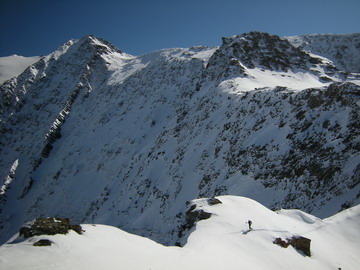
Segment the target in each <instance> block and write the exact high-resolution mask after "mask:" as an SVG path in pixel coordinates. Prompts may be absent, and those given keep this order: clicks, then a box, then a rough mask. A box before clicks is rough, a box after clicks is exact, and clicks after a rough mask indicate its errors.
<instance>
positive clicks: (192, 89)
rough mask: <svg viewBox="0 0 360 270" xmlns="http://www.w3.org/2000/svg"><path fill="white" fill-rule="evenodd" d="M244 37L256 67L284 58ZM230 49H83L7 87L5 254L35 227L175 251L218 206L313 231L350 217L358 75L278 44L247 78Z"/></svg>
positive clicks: (98, 44)
mask: <svg viewBox="0 0 360 270" xmlns="http://www.w3.org/2000/svg"><path fill="white" fill-rule="evenodd" d="M246 36H247V39H249V40H251V39H254V37H256V38H257V39H258V42H259V43H263V44H266V46H264V47H262V48H261V52H263V55H261V54H257V57H258V58H255V59H257V62H261V61H262V60H263V58H264V57H265V56H269V55H270V56H271V57H270V58H274V53H275V52H276V51H277V50H279V49H278V48H277V47H271V46H270V45H269V42H266V41H267V40H269V39H270V40H273V39H274V40H275V41H276V42H275V43H276V44H277V42H279V44H284V41H283V40H282V39H280V38H278V37H274V36H271V35H268V34H264V33H249V34H245V35H243V36H242V37H244V38H245V37H246ZM245 39H246V38H245ZM240 41H241V40H240ZM229 42H230V43H231V42H232V43H231V44H239V43H238V42H239V36H237V37H232V38H228V39H225V40H224V44H223V45H222V46H220V47H219V48H210V47H192V48H189V49H186V48H177V49H164V50H160V51H157V52H153V53H149V54H145V55H142V56H131V55H128V54H126V53H123V52H121V51H120V50H118V49H116V48H114V47H113V46H111V45H109V44H108V43H107V42H103V41H101V40H100V39H97V38H95V37H93V36H86V37H84V38H82V39H80V40H72V41H69V42H68V43H66V44H65V45H63V46H62V47H60V48H59V49H58V50H57V51H55V52H54V53H53V54H51V55H49V56H46V57H43V58H42V59H41V60H40V61H39V62H38V63H36V64H35V65H33V66H31V67H29V68H28V69H27V70H26V71H25V72H24V73H23V74H22V75H20V76H18V77H17V78H14V79H12V80H10V81H8V82H6V83H4V84H3V85H2V86H1V93H2V104H1V107H0V111H1V133H2V134H3V136H2V138H1V140H0V143H1V148H2V152H1V168H2V171H1V178H2V179H6V180H4V185H5V186H4V185H3V188H2V190H3V192H2V193H3V194H2V195H1V199H0V200H1V201H0V203H1V213H0V228H1V229H2V231H3V232H4V234H3V235H4V236H3V238H4V239H2V241H5V240H7V239H5V238H6V237H8V236H9V235H12V234H13V233H14V231H16V229H17V228H16V226H21V224H22V223H24V222H25V221H28V220H31V219H34V218H36V217H39V216H44V215H45V216H66V217H70V218H71V219H72V220H74V221H75V222H76V223H84V222H90V223H95V222H96V223H105V224H109V225H113V226H118V227H120V228H122V229H125V230H126V231H129V232H133V233H137V234H139V235H143V236H147V237H150V238H152V239H154V240H156V241H158V242H161V243H165V244H171V243H172V244H173V243H175V242H176V241H178V236H177V233H178V228H179V226H181V225H182V223H183V222H184V218H185V211H186V206H185V202H186V201H189V200H192V199H194V198H197V197H213V196H218V195H222V194H233V195H246V196H248V197H251V198H253V199H256V200H258V201H259V202H261V203H263V204H265V205H266V206H268V207H270V208H274V209H275V208H279V207H298V208H301V209H303V210H306V211H309V212H311V213H316V214H321V217H324V216H327V215H330V214H333V213H335V212H337V211H339V210H341V209H342V208H343V207H348V206H351V205H355V204H357V203H358V202H359V185H358V179H359V178H358V175H359V168H360V165H359V160H360V158H359V155H358V153H359V151H358V149H359V139H358V138H359V136H358V135H359V128H358V127H359V122H360V119H359V118H360V117H359V114H358V113H357V111H358V106H359V101H358V99H359V95H358V93H359V84H358V80H359V78H358V77H356V76H357V75H356V74H348V75H347V74H344V72H342V71H341V70H336V69H334V68H332V67H333V64H331V63H330V62H329V61H326V60H324V59H323V58H321V57H320V58H319V57H317V58H315V57H314V56H311V55H308V54H306V53H304V52H301V51H300V49H297V48H295V47H292V45H291V44H290V43H288V42H286V43H285V44H286V46H285V47H286V48H287V49H285V50H284V51H280V52H276V54H277V53H282V59H283V61H282V62H281V63H280V64H279V63H277V62H276V61H275V60H276V59H275V60H274V59H268V60H269V61H268V63H269V65H268V67H266V66H264V65H261V66H257V64H256V63H253V62H252V61H253V60H254V59H253V57H251V59H250V60H249V61H251V63H250V62H247V61H245V62H244V61H243V57H244V55H243V54H241V53H239V52H238V51H239V50H238V51H236V50H233V48H232V47H231V46H229V44H230V43H229ZM236 46H238V45H236ZM238 48H239V47H238ZM287 50H288V51H290V53H289V54H290V55H291V54H292V53H291V52H300V54H301V55H302V56H304V57H305V59H307V60H306V61H305V63H306V64H305V66H306V68H305V66H303V68H302V69H299V68H298V67H292V63H291V62H288V63H287V62H286V60H285V59H286V57H287V56H288V55H287V53H286V52H287ZM249 52H251V50H250V51H249ZM276 54H275V55H276ZM305 55H307V56H305ZM245 56H246V55H245ZM262 56H264V57H262ZM293 56H294V57H296V56H295V55H293ZM293 56H289V57H290V58H289V59H292V58H291V57H293ZM313 58H314V59H316V60H311V59H313ZM223 59H226V61H223ZM244 59H245V58H244ZM284 61H285V62H284ZM299 61H300V62H299V63H300V64H299V65H300V66H302V65H304V64H303V63H302V62H301V61H303V60H301V59H300V60H299ZM311 61H312V62H313V63H311ZM283 63H285V64H286V65H287V66H284V64H283ZM288 65H290V69H288ZM325 76H326V78H327V79H324V78H325ZM29 134H30V135H29ZM15 165H16V166H15ZM327 206H329V207H327Z"/></svg>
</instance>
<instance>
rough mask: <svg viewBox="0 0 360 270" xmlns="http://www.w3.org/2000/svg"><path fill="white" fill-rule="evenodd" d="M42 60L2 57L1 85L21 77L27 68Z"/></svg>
mask: <svg viewBox="0 0 360 270" xmlns="http://www.w3.org/2000/svg"><path fill="white" fill-rule="evenodd" d="M39 60H40V56H33V57H24V56H19V55H11V56H6V57H0V84H2V83H4V82H5V81H7V80H10V79H11V78H13V77H15V76H18V75H20V74H21V73H22V72H23V71H24V70H25V69H26V68H28V67H29V66H31V65H32V64H34V63H35V62H37V61H39Z"/></svg>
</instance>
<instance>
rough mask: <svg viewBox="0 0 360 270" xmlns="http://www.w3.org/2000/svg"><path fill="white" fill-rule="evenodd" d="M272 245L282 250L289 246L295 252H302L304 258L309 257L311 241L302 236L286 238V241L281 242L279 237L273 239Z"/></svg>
mask: <svg viewBox="0 0 360 270" xmlns="http://www.w3.org/2000/svg"><path fill="white" fill-rule="evenodd" d="M273 243H274V244H276V245H279V246H281V247H283V248H287V247H288V246H289V245H291V246H292V247H294V248H295V249H296V250H299V251H301V252H303V253H304V254H305V255H306V256H311V251H310V243H311V240H310V239H309V238H306V237H303V236H293V237H291V238H287V239H286V240H283V239H281V237H278V238H275V240H274V242H273Z"/></svg>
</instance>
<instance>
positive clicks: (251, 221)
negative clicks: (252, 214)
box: [246, 220, 252, 230]
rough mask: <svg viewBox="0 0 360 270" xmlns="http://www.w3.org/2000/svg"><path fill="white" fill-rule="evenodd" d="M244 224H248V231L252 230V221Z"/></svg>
mask: <svg viewBox="0 0 360 270" xmlns="http://www.w3.org/2000/svg"><path fill="white" fill-rule="evenodd" d="M246 223H248V224H249V230H252V228H251V224H252V221H251V220H249V221H248V222H246Z"/></svg>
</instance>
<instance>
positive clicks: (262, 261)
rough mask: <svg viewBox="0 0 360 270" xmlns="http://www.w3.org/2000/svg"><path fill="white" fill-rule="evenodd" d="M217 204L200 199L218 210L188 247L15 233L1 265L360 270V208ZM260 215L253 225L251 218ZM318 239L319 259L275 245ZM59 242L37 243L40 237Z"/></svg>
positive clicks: (98, 231)
mask: <svg viewBox="0 0 360 270" xmlns="http://www.w3.org/2000/svg"><path fill="white" fill-rule="evenodd" d="M217 198H218V199H219V200H220V201H221V202H222V204H217V205H212V206H209V205H208V204H207V203H206V200H205V199H198V200H194V201H193V202H192V203H193V204H194V203H195V204H196V205H197V208H196V209H198V210H200V209H202V210H204V211H207V212H209V213H211V214H212V216H211V217H210V218H209V219H207V220H201V221H199V222H197V224H196V228H195V230H193V232H192V233H191V234H190V236H189V238H188V241H187V243H186V245H185V246H184V247H172V246H170V247H167V246H163V245H160V244H158V243H156V242H154V241H152V240H149V239H147V238H143V237H140V236H136V235H133V234H129V233H126V232H124V231H122V230H120V229H117V228H115V227H110V226H105V225H90V224H86V225H82V227H83V229H84V230H85V232H84V233H83V235H79V234H77V233H75V232H73V231H70V232H69V233H68V234H67V235H55V236H36V237H33V238H31V239H28V240H23V239H19V238H17V236H16V235H15V236H14V237H13V238H12V239H10V240H9V241H8V242H7V243H6V244H4V245H3V246H1V247H0V269H7V270H15V269H22V270H25V269H37V270H41V269H46V270H48V269H52V270H55V269H74V270H75V269H76V270H79V269H87V270H88V269H109V270H110V269H134V270H135V269H152V270H155V269H164V270H165V269H166V270H169V269H174V270H175V269H197V270H199V269H227V270H230V269H234V270H235V269H247V270H250V269H318V270H321V269H326V270H328V269H339V268H341V269H348V270H352V269H353V270H355V269H358V266H359V265H360V257H359V256H358V255H359V254H360V244H359V243H360V206H355V207H353V208H351V209H348V210H345V211H343V212H341V213H339V214H337V215H334V216H332V217H330V218H326V219H323V220H321V219H319V218H316V217H315V216H312V215H309V214H307V213H304V212H302V211H300V210H280V211H276V212H274V211H271V210H269V209H267V208H266V207H264V206H263V205H261V204H259V203H257V202H256V201H254V200H251V199H248V198H245V197H238V196H219V197H217ZM248 219H251V220H252V221H253V225H252V227H253V230H249V229H248V225H247V224H246V223H245V222H246V221H247V220H248ZM294 235H300V236H303V237H306V238H309V239H311V248H310V250H311V257H308V256H305V255H304V254H303V253H302V252H301V251H297V250H296V249H294V248H293V247H292V246H289V247H288V248H282V247H280V246H278V245H275V244H273V241H274V239H275V238H277V237H281V238H282V239H286V238H288V237H291V236H294ZM44 238H45V239H49V240H51V241H52V242H53V244H52V245H51V246H48V247H34V246H32V244H33V243H34V242H36V241H38V240H40V239H44Z"/></svg>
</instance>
